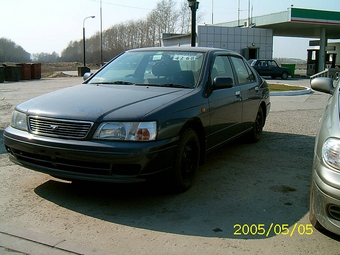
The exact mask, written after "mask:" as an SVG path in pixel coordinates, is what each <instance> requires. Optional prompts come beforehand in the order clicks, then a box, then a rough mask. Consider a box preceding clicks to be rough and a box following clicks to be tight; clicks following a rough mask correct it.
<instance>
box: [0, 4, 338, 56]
mask: <svg viewBox="0 0 340 255" xmlns="http://www.w3.org/2000/svg"><path fill="white" fill-rule="evenodd" d="M174 1H175V2H177V3H178V5H179V4H180V3H182V1H185V0H174ZM158 2H159V0H142V1H136V0H124V1H122V0H0V10H1V15H0V38H1V37H5V38H7V39H9V40H11V41H12V42H14V43H16V44H17V45H19V46H21V47H23V49H24V50H25V51H27V52H29V53H31V54H33V53H41V52H45V53H52V52H56V53H58V54H59V55H60V54H61V51H62V50H63V49H65V48H66V47H67V45H68V43H69V42H70V41H78V40H81V39H82V37H83V22H84V19H85V18H86V17H88V16H95V18H93V19H92V18H88V19H86V20H85V32H86V38H89V37H91V36H92V35H94V34H96V33H98V32H100V3H102V29H103V31H104V30H105V29H108V28H109V27H111V26H114V25H115V24H119V23H123V22H126V21H129V20H138V19H146V17H147V15H148V14H149V13H150V12H151V10H152V9H154V8H155V7H156V4H157V3H158ZM199 2H200V3H199V9H198V12H201V13H202V15H203V19H202V21H201V22H200V23H206V24H212V23H214V24H216V23H220V22H226V21H233V20H237V17H238V13H240V18H247V17H248V9H249V8H248V4H249V3H250V6H251V8H250V9H251V10H252V16H259V15H264V14H269V13H275V12H281V11H285V10H286V9H287V8H289V7H290V5H291V4H293V5H294V7H296V8H307V9H319V10H332V11H340V5H339V0H327V1H322V0H291V1H286V0H275V1H268V0H199ZM326 2H327V5H325V3H326ZM268 3H270V4H268ZM327 7H328V9H327ZM330 7H331V8H330ZM188 8H189V7H188ZM238 10H240V11H238ZM308 41H309V39H304V38H282V37H274V49H273V57H291V58H300V59H306V57H307V48H309V46H308ZM287 45H289V47H287ZM291 45H294V47H291Z"/></svg>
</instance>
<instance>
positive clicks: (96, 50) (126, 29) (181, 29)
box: [0, 0, 202, 63]
mask: <svg viewBox="0 0 340 255" xmlns="http://www.w3.org/2000/svg"><path fill="white" fill-rule="evenodd" d="M201 17H202V14H200V13H198V15H197V20H198V21H199V20H200V19H201ZM190 27H191V10H190V8H189V6H188V1H187V0H182V2H181V3H180V5H178V4H177V2H176V1H174V0H160V1H159V2H158V3H157V4H156V7H155V8H154V9H152V10H151V11H150V13H149V14H148V15H147V17H146V18H145V19H139V20H136V21H135V20H130V21H126V22H123V23H119V24H117V25H114V26H112V27H110V28H108V29H107V30H104V31H103V32H102V36H101V34H100V32H97V33H96V34H95V35H93V36H91V37H90V38H88V39H86V60H87V62H89V63H99V62H100V60H101V55H102V60H103V61H108V60H110V59H111V58H113V57H114V56H116V55H118V54H119V53H121V52H123V51H125V50H128V49H132V48H141V47H153V46H160V45H161V40H162V34H163V33H179V34H187V33H190ZM101 38H102V40H101ZM101 41H102V45H101ZM32 59H33V60H34V61H39V62H57V61H64V62H70V61H72V62H82V61H83V40H82V39H81V40H78V41H70V42H69V43H68V45H67V47H66V48H65V49H64V50H63V51H62V52H61V56H59V55H58V54H57V53H56V52H53V53H43V52H42V53H36V54H32ZM30 60H31V59H30V54H29V53H28V52H26V51H25V50H24V49H23V48H22V47H21V46H18V45H16V44H15V43H14V42H12V41H10V40H9V39H6V38H0V62H28V61H30Z"/></svg>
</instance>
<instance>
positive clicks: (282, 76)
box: [281, 72, 288, 80]
mask: <svg viewBox="0 0 340 255" xmlns="http://www.w3.org/2000/svg"><path fill="white" fill-rule="evenodd" d="M281 78H282V80H287V79H288V73H287V72H283V73H282V75H281Z"/></svg>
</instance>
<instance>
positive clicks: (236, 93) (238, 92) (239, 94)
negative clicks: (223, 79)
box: [235, 91, 242, 101]
mask: <svg viewBox="0 0 340 255" xmlns="http://www.w3.org/2000/svg"><path fill="white" fill-rule="evenodd" d="M235 96H236V98H238V100H239V101H242V96H241V91H236V92H235Z"/></svg>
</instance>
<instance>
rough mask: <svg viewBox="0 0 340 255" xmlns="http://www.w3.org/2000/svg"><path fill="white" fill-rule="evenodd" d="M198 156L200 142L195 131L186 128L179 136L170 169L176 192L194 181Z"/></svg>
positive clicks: (183, 189)
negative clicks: (172, 164)
mask: <svg viewBox="0 0 340 255" xmlns="http://www.w3.org/2000/svg"><path fill="white" fill-rule="evenodd" d="M199 158H200V143H199V140H198V137H197V134H196V132H195V131H194V130H193V129H187V130H186V131H184V132H183V133H182V135H181V137H180V140H179V143H178V150H177V153H176V158H175V162H174V166H173V169H172V178H173V188H174V190H175V191H176V192H183V191H186V190H188V189H189V188H190V187H191V186H192V183H193V181H194V177H195V173H196V170H197V168H198V164H199Z"/></svg>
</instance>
